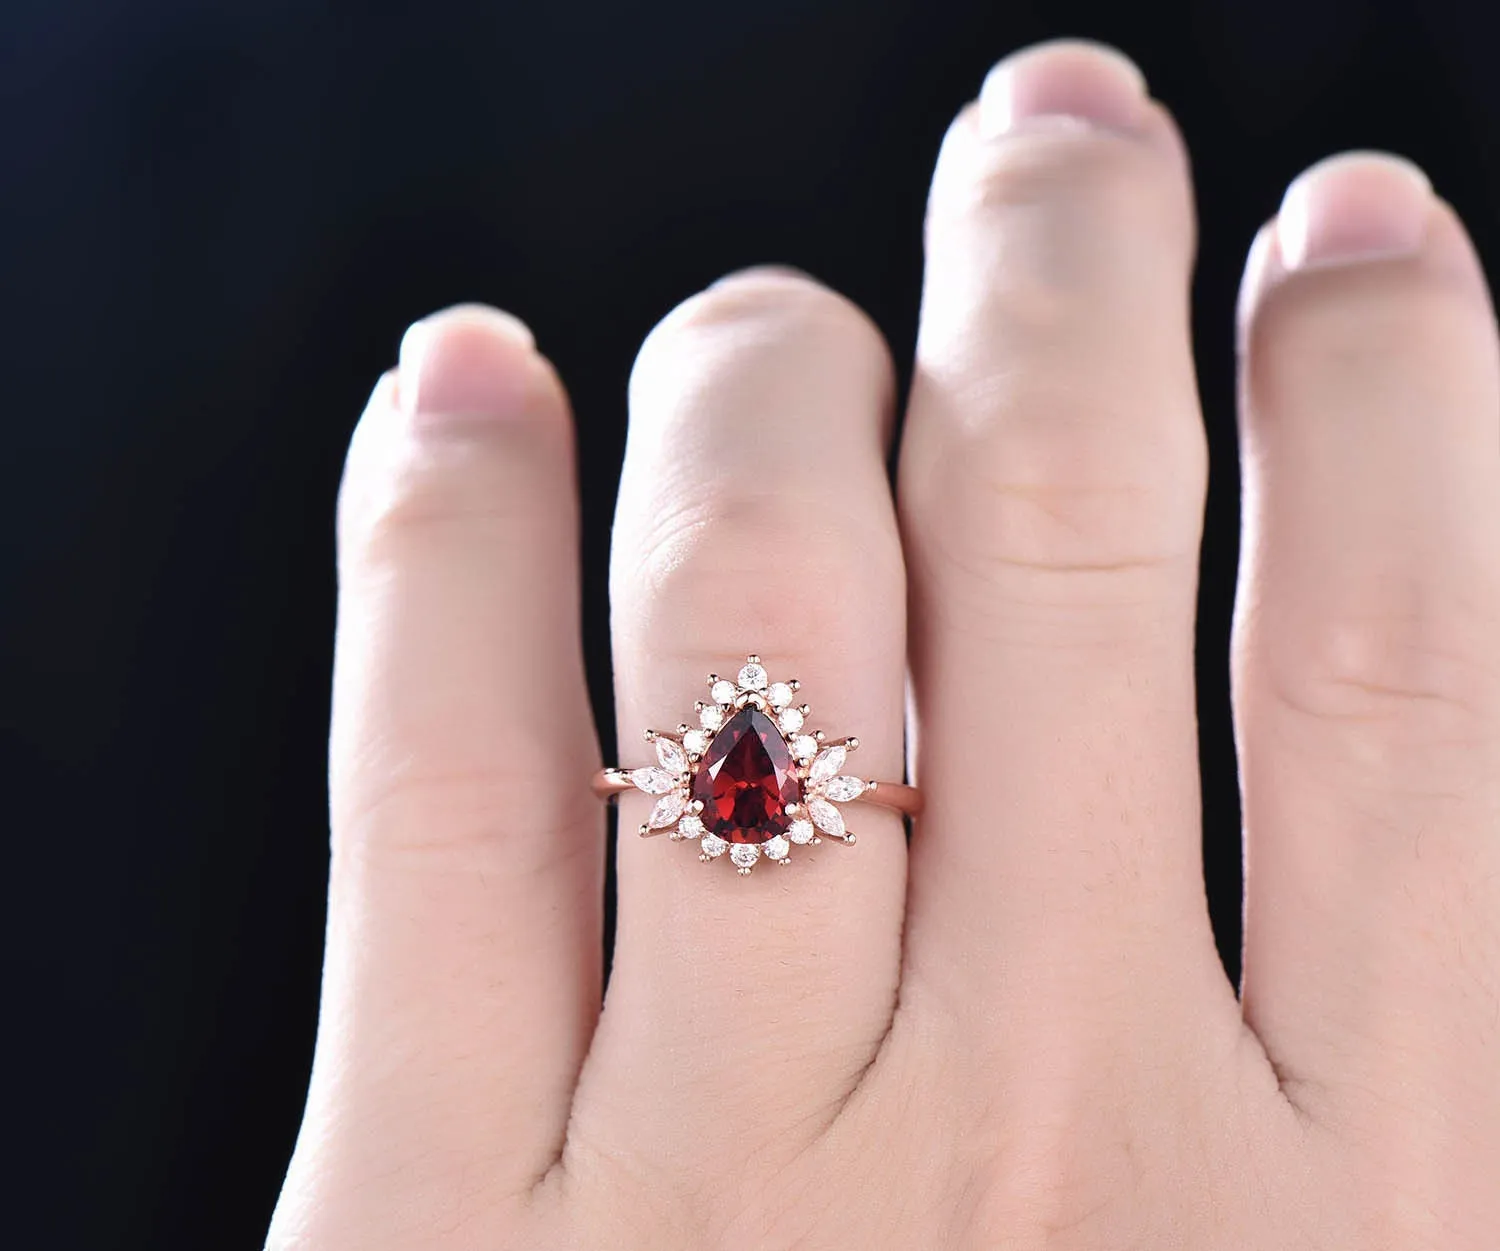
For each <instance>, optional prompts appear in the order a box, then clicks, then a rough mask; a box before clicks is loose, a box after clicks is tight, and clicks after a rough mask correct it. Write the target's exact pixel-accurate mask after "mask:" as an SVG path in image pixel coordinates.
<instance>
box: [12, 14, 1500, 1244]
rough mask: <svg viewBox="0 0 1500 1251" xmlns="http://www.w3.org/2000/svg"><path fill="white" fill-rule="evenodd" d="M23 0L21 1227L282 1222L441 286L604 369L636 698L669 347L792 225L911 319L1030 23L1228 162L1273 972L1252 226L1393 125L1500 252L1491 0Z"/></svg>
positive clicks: (1216, 583) (880, 306)
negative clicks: (332, 777)
mask: <svg viewBox="0 0 1500 1251" xmlns="http://www.w3.org/2000/svg"><path fill="white" fill-rule="evenodd" d="M0 12H3V17H0V93H3V102H4V107H3V109H0V133H3V138H4V146H3V156H4V166H3V170H4V195H3V197H0V200H3V206H0V213H3V215H4V216H3V225H4V227H5V229H4V232H3V235H0V239H3V243H0V279H3V291H4V298H5V302H6V305H7V306H8V316H7V318H6V325H7V326H8V329H7V331H6V334H5V338H4V370H3V375H0V376H3V381H4V384H5V385H4V387H3V390H0V397H3V400H0V402H3V405H4V412H5V418H6V421H5V441H4V445H3V448H4V450H3V453H0V466H3V473H4V479H3V483H4V490H3V492H0V509H3V515H0V521H3V526H0V533H3V536H4V538H3V554H4V564H3V568H0V612H3V616H0V620H3V632H0V692H3V695H0V709H3V715H0V732H3V739H0V753H3V754H0V759H3V762H4V765H3V769H4V777H5V779H6V780H5V782H4V791H3V795H4V806H3V808H0V813H3V821H4V825H3V827H0V828H3V830H4V833H5V836H6V839H5V845H6V850H7V855H6V857H5V861H4V864H5V869H4V876H3V879H0V881H3V884H4V888H5V889H4V898H5V907H4V911H3V915H4V916H5V918H6V921H7V922H8V925H7V929H8V930H9V931H10V933H9V936H8V941H7V942H6V944H5V951H6V955H5V958H6V961H7V964H8V966H9V970H8V971H9V976H8V977H7V978H6V992H7V993H6V995H5V998H4V1000H3V1001H0V1002H3V1003H4V1005H5V1016H4V1022H3V1029H4V1034H5V1035H6V1036H7V1038H8V1039H9V1041H10V1042H11V1044H12V1046H13V1047H14V1048H15V1051H14V1058H13V1059H12V1061H11V1063H10V1064H9V1065H8V1066H7V1070H6V1076H7V1079H8V1085H9V1087H10V1089H9V1090H8V1091H7V1092H6V1097H5V1099H4V1102H3V1106H4V1108H5V1110H6V1118H5V1125H6V1129H7V1130H8V1133H7V1134H6V1140H7V1141H8V1142H9V1143H10V1144H11V1146H12V1148H13V1149H15V1153H14V1154H13V1155H11V1159H12V1161H13V1165H12V1167H11V1169H9V1170H7V1180H8V1182H9V1183H11V1184H8V1185H7V1188H6V1189H7V1191H12V1193H13V1196H14V1197H13V1198H11V1200H10V1201H9V1203H8V1204H7V1207H8V1208H10V1209H11V1210H10V1212H9V1213H8V1215H7V1222H6V1223H7V1227H8V1233H7V1242H9V1243H10V1245H13V1246H17V1247H20V1246H26V1247H28V1248H30V1247H38V1248H54V1247H55V1248H66V1249H71V1248H78V1249H80V1251H84V1249H90V1248H96V1247H110V1248H131V1249H134V1248H141V1249H148V1248H149V1249H151V1251H159V1249H175V1248H194V1249H196V1248H239V1247H244V1248H253V1247H257V1246H259V1240H260V1237H261V1234H262V1231H263V1229H264V1225H265V1222H266V1220H267V1217H268V1215H269V1212H270V1209H271V1205H272V1203H273V1202H274V1199H275V1195H276V1190H277V1185H278V1182H279V1178H280V1172H281V1169H282V1167H283V1165H284V1163H285V1159H286V1157H287V1154H288V1152H289V1150H290V1148H291V1145H292V1141H293V1136H294V1133H295V1130H296V1126H297V1120H298V1116H299V1112H300V1106H301V1100H302V1096H303V1090H304V1082H305V1075H306V1071H307V1065H308V1061H309V1056H310V1051H311V1045H312V1038H313V1025H314V1012H315V1006H316V993H317V980H318V962H319V948H320V942H321V932H320V931H321V926H322V920H323V917H322V911H323V891H324V885H325V868H326V865H325V857H326V838H327V835H326V828H325V796H324V762H323V753H324V736H325V728H326V715H327V690H328V679H329V658H330V635H331V630H332V625H333V615H332V614H333V593H334V584H333V577H332V525H331V516H332V505H333V499H334V492H335V488H336V485H337V481H338V475H339V466H340V458H341V454H342V449H343V445H344V441H345V439H346V437H347V435H348V433H349V430H350V427H351V425H352V424H353V422H354V420H355V417H356V415H357V413H358V411H359V409H360V407H361V404H362V402H363V400H364V398H365V395H366V394H367V392H368V390H369V387H370V386H371V384H372V382H373V380H374V378H375V376H376V374H377V373H378V372H379V371H380V370H382V369H384V368H386V367H388V366H389V365H390V364H391V363H392V362H393V359H394V353H395V348H396V344H397V341H398V338H399V336H400V333H401V330H402V329H403V327H404V326H405V324H406V323H407V322H408V321H409V320H411V319H413V318H415V317H416V316H418V315H420V314H422V313H423V312H426V311H428V310H430V309H432V308H434V307H437V306H440V305H443V304H447V303H450V302H452V301H455V300H461V299H480V300H487V301H490V302H493V303H496V304H499V305H501V306H503V307H506V308H509V309H512V310H514V311H516V312H517V313H519V314H520V315H521V316H523V317H524V318H526V319H527V320H528V321H529V322H530V324H531V325H532V326H533V327H534V329H535V331H536V334H537V338H538V340H539V341H540V343H541V345H542V347H543V349H544V350H545V351H546V352H547V353H548V354H549V355H550V356H551V357H552V358H553V359H554V360H555V361H556V363H557V364H558V366H559V368H560V369H561V371H562V374H563V376H564V377H565V378H566V379H567V380H568V382H569V384H570V385H571V388H572V392H573V396H574V399H575V402H576V407H577V411H578V418H579V421H580V423H581V425H582V426H583V428H584V429H585V430H586V431H587V432H588V433H589V435H590V436H591V437H590V438H589V439H588V440H587V441H586V443H585V446H584V451H583V463H582V482H583V491H584V502H583V509H584V520H585V530H584V552H583V558H584V561H585V565H586V570H587V595H586V600H587V602H586V614H587V621H586V631H587V643H588V656H589V664H590V668H591V676H592V679H593V685H594V689H595V694H596V697H597V700H598V704H599V708H600V710H601V721H602V724H603V725H604V726H605V727H606V738H607V737H608V726H609V723H610V715H609V708H608V674H609V661H608V640H607V637H606V630H605V621H606V615H605V610H606V605H605V602H604V585H605V577H604V571H605V556H606V550H607V543H608V529H609V518H610V510H611V507H612V503H613V496H614V490H615V481H616V474H617V466H618V460H619V455H620V450H621V446H622V441H623V427H624V419H625V416H624V384H625V379H626V375H627V372H628V369H629V367H630V362H631V358H632V355H633V353H634V350H635V347H636V344H637V343H638V341H639V340H640V339H641V337H642V336H643V335H644V334H645V332H646V331H647V330H648V329H649V328H650V326H651V325H652V323H653V322H654V321H655V320H656V319H657V318H658V317H659V316H661V315H662V314H663V313H665V312H666V311H667V310H668V309H669V308H670V307H671V306H672V305H673V304H674V303H675V302H676V301H678V300H679V299H681V298H683V297H684V296H686V295H688V294H690V293H691V292H692V291H693V290H694V289H696V288H697V287H699V286H701V285H703V284H705V283H707V282H708V281H710V280H712V279H713V278H715V277H716V276H718V275H719V274H720V273H722V272H723V271H725V270H727V269H730V268H733V267H736V266H740V265H743V264H747V263H750V262H758V261H769V260H776V261H785V262H789V263H794V264H797V265H800V266H802V267H804V268H806V269H809V270H811V271H812V272H813V273H815V274H817V275H819V276H820V277H821V278H823V279H824V280H826V281H827V282H829V283H831V284H832V285H834V286H836V287H838V288H840V289H842V290H843V291H845V292H846V293H848V294H849V295H850V296H852V297H853V298H854V299H855V300H857V301H859V302H860V303H861V304H863V305H864V306H865V307H866V308H867V309H868V310H870V312H871V313H872V314H873V315H874V316H875V317H876V319H877V320H878V321H879V322H880V324H881V325H882V326H883V327H884V329H885V331H886V333H887V335H888V336H889V338H890V340H891V343H892V345H893V346H894V349H895V352H896V355H897V357H898V359H907V358H909V356H910V350H911V345H912V341H913V336H914V330H915V309H916V297H917V288H918V281H919V276H920V252H919V227H920V221H921V214H922V206H923V197H924V192H925V183H926V179H927V174H928V171H929V168H930V165H931V162H932V159H933V156H934V154H935V151H936V148H937V143H938V139H939V137H940V135H941V133H942V130H943V128H944V126H945V125H946V123H947V121H948V119H949V117H950V116H951V114H952V113H953V112H954V111H955V110H956V109H957V108H958V107H959V106H960V105H961V104H962V103H963V102H964V100H965V99H966V98H967V97H969V96H970V95H971V94H972V93H973V92H974V91H975V90H976V89H977V87H978V84H979V82H980V79H981V77H982V76H983V74H984V71H985V69H986V68H987V66H988V64H989V63H990V61H991V60H993V59H994V58H996V57H998V56H999V55H1001V54H1003V53H1004V52H1006V51H1008V50H1010V49H1013V48H1015V47H1017V46H1018V45H1020V44H1022V43H1025V42H1027V41H1030V40H1032V39H1035V38H1039V37H1045V36H1051V35H1055V34H1062V33H1070V34H1088V35H1094V36H1097V37H1101V38H1105V39H1109V40H1111V41H1114V42H1117V43H1119V44H1120V45H1121V46H1123V47H1124V48H1125V49H1126V50H1128V51H1129V52H1130V53H1131V54H1132V55H1134V56H1135V57H1136V58H1137V59H1138V60H1139V61H1140V62H1141V63H1142V65H1143V67H1144V68H1145V70H1146V73H1147V75H1148V77H1149V78H1150V80H1151V82H1152V84H1153V87H1154V89H1155V91H1156V94H1157V95H1158V96H1160V97H1161V98H1163V99H1164V100H1165V101H1166V102H1167V103H1168V104H1169V105H1171V106H1172V107H1173V108H1174V110H1175V111H1176V113H1177V115H1178V116H1179V118H1180V119H1181V122H1182V125H1183V127H1184V129H1185V131H1186V134H1187V137H1188V140H1189V143H1190V145H1191V147H1192V151H1193V154H1194V158H1195V161H1196V166H1197V181H1198V188H1199V195H1200V204H1201V210H1202V218H1203V228H1202V261H1201V264H1200V269H1199V277H1198V281H1197V289H1196V293H1195V297H1196V308H1197V314H1196V315H1197V326H1198V331H1199V338H1198V359H1199V364H1200V369H1201V379H1202V390H1203V398H1204V403H1205V408H1206V411H1207V420H1208V425H1209V430H1210V437H1211V442H1212V446H1213V451H1214V456H1215V460H1214V470H1213V481H1212V488H1211V494H1210V501H1209V516H1208V528H1207V545H1206V554H1205V562H1206V568H1205V578H1204V583H1203V616H1202V621H1203V625H1202V630H1201V637H1200V644H1201V647H1200V656H1201V659H1200V674H1201V679H1202V690H1203V695H1202V712H1203V754H1204V766H1205V771H1206V777H1207V783H1206V788H1205V805H1206V810H1207V811H1206V816H1207V830H1208V834H1207V837H1206V856H1207V864H1208V873H1209V879H1210V893H1211V895H1212V899H1213V904H1214V910H1215V923H1216V926H1217V930H1218V933H1219V936H1220V940H1221V944H1222V947H1223V950H1224V952H1225V959H1226V964H1227V965H1228V966H1229V968H1230V970H1231V973H1232V974H1233V973H1234V972H1236V971H1237V953H1236V948H1237V945H1238V923H1239V922H1238V908H1239V847H1238V840H1237V834H1236V832H1237V829H1238V807H1237V799H1236V795H1235V787H1234V757H1233V746H1232V742H1231V739H1230V735H1229V723H1228V706H1227V682H1226V675H1225V663H1224V648H1225V642H1226V638H1227V633H1228V620H1229V611H1230V601H1231V593H1232V585H1233V574H1234V561H1235V547H1236V539H1237V533H1236V531H1237V521H1236V515H1235V512H1236V506H1237V501H1236V492H1237V477H1236V470H1235V464H1234V456H1233V421H1234V418H1233V407H1232V398H1233V383H1232V374H1233V353H1232V339H1231V330H1230V317H1231V310H1232V307H1233V299H1234V291H1235V284H1236V281H1237V278H1238V274H1239V268H1240V264H1241V259H1242V256H1243V253H1244V249H1245V247H1246V245H1247V243H1248V241H1249V239H1250V237H1251V235H1252V233H1253V231H1254V229H1255V227H1256V226H1257V225H1258V224H1259V223H1260V222H1261V221H1262V220H1263V219H1264V218H1266V217H1267V216H1269V215H1270V214H1271V213H1272V212H1273V211H1274V209H1275V206H1276V203H1277V200H1278V198H1279V195H1280V191H1281V188H1282V186H1283V185H1284V183H1285V181H1286V180H1287V179H1288V178H1289V177H1290V176H1292V175H1293V174H1295V173H1296V172H1297V170H1298V169H1299V168H1300V167H1301V166H1303V165H1304V164H1305V163H1307V162H1309V161H1311V160H1313V159H1315V158H1317V157H1318V156H1320V155H1323V154H1325V153H1327V152H1329V151H1331V150H1333V149H1335V148H1339V147H1343V146H1382V147H1390V148H1393V149H1396V150H1398V151H1401V152H1404V153H1407V154H1409V155H1411V156H1413V157H1415V158H1417V159H1418V160H1419V161H1421V162H1422V163H1423V164H1424V165H1425V166H1426V167H1427V169H1428V170H1429V171H1430V172H1431V174H1432V175H1433V179H1434V182H1435V183H1436V185H1437V187H1438V189H1439V191H1440V192H1441V193H1443V194H1445V195H1446V196H1447V197H1448V198H1449V199H1451V200H1452V201H1453V202H1454V203H1456V204H1457V206H1458V207H1459V209H1460V210H1461V211H1462V212H1464V213H1465V215H1466V216H1467V218H1468V220H1469V223H1470V225H1471V227H1472V228H1473V231H1474V233H1475V235H1476V237H1477V239H1478V242H1479V246H1480V249H1481V252H1482V253H1483V254H1484V255H1485V256H1486V258H1487V259H1488V260H1489V261H1490V263H1491V265H1492V266H1493V263H1494V261H1495V258H1496V256H1497V250H1500V225H1497V223H1500V159H1497V152H1500V144H1497V136H1500V85H1497V81H1496V77H1495V75H1496V67H1495V64H1494V59H1493V47H1494V45H1493V44H1491V43H1490V41H1489V40H1488V39H1487V38H1486V36H1487V35H1488V34H1489V33H1490V32H1489V30H1488V27H1487V25H1485V26H1482V25H1481V19H1482V16H1483V14H1484V9H1483V8H1481V6H1480V4H1479V3H1478V0H1471V3H1469V4H1464V3H1461V0H1421V2H1420V3H1419V2H1418V0H1409V2H1408V3H1373V2H1369V3H1355V2H1354V0H1346V2H1344V3H1335V2H1332V0H1259V2H1258V3H1253V4H1251V3H1245V4H1222V3H1202V4H1187V3H1183V4H1162V5H1157V6H1154V7H1141V6H1128V5H1122V4H1121V3H1119V2H1118V0H1115V2H1114V3H1101V4H1084V3H1053V4H1027V3H983V4H981V3H967V4H964V3H940V2H936V0H795V2H794V0H760V3H758V4H756V5H753V6H748V5H735V6H725V5H714V6H710V5H705V4H701V3H700V4H690V3H686V2H685V0H682V2H678V3H663V2H656V3H650V4H624V3H616V4H606V3H590V2H587V0H579V2H577V3H553V4H548V5H544V4H542V3H535V2H534V3H531V4H526V5H521V4H516V3H489V4H482V3H477V2H476V3H424V4H395V3H366V4H355V3H352V2H351V3H342V4H314V3H307V2H305V0H219V2H218V3H211V4H210V3H188V2H187V0H181V2H176V3H174V2H172V0H136V2H134V3H125V2H123V0H116V2H113V3H66V2H65V0H5V3H4V5H3V7H0ZM1492 272H1493V269H1492ZM606 746H607V748H608V744H607V745H606ZM8 1050H9V1049H8ZM7 1154H10V1153H9V1152H8V1153H7ZM16 1162H19V1163H20V1166H21V1167H20V1169H19V1170H17V1169H16V1168H15V1166H14V1165H15V1163H16ZM12 1236H14V1237H15V1239H16V1240H15V1241H13V1242H12V1241H10V1239H11V1237H12Z"/></svg>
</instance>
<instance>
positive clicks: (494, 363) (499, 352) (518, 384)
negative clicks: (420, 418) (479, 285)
mask: <svg viewBox="0 0 1500 1251" xmlns="http://www.w3.org/2000/svg"><path fill="white" fill-rule="evenodd" d="M535 352H536V341H535V339H533V338H532V334H531V331H530V330H529V329H527V327H526V325H525V323H524V322H522V321H520V320H519V319H517V318H515V317H512V316H511V315H510V314H509V313H503V312H501V311H500V310H499V309H496V308H489V307H487V306H485V305H479V304H465V305H457V306H455V307H453V308H449V309H444V310H443V311H442V312H440V313H434V314H432V315H431V316H430V317H424V318H423V319H422V320H421V321H419V322H415V323H413V324H412V326H411V327H410V328H409V329H408V330H407V332H406V334H405V335H404V336H403V337H402V339H401V353H400V366H399V378H400V382H399V388H400V395H401V406H402V407H403V408H404V409H406V411H407V412H409V413H413V414H416V413H422V414H429V413H455V414H457V413H466V414H470V415H483V414H489V413H495V414H502V413H505V412H508V411H510V410H511V409H512V408H513V407H514V406H515V405H516V404H517V403H518V402H519V400H520V398H521V396H522V394H523V393H524V391H525V389H526V379H527V376H528V374H529V372H530V365H531V363H532V361H533V360H534V359H535Z"/></svg>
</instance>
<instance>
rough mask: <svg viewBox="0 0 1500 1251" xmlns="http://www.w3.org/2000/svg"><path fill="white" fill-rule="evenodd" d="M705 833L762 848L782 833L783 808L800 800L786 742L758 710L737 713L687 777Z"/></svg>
mask: <svg viewBox="0 0 1500 1251" xmlns="http://www.w3.org/2000/svg"><path fill="white" fill-rule="evenodd" d="M693 798H694V799H697V800H701V801H702V803H703V813H702V820H703V824H704V825H705V826H706V827H707V828H708V830H709V831H710V832H711V833H713V834H716V835H718V836H719V837H720V838H722V839H724V840H725V841H727V842H730V843H764V842H767V841H769V840H770V839H772V838H775V837H777V836H778V835H781V834H784V833H786V829H787V826H788V825H789V824H790V820H791V819H790V818H789V817H788V816H787V813H786V808H787V805H788V804H794V803H798V802H800V801H801V798H802V786H801V783H800V782H798V780H797V776H796V774H795V773H794V772H793V770H792V755H791V752H790V751H789V750H788V749H787V744H786V739H784V738H783V737H782V736H781V731H780V730H778V729H777V728H776V725H775V723H774V722H772V721H771V719H770V718H769V717H767V716H766V714H765V713H763V712H761V711H760V710H759V709H758V708H754V707H746V708H742V709H740V711H739V712H737V713H735V714H734V716H732V717H730V718H729V720H728V721H727V722H725V724H724V728H723V729H722V730H720V731H719V732H718V734H717V735H715V736H714V741H713V742H712V743H710V744H709V747H708V751H707V752H705V753H704V756H703V761H702V764H701V765H700V766H699V769H698V773H697V775H696V776H695V777H694V778H693Z"/></svg>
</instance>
